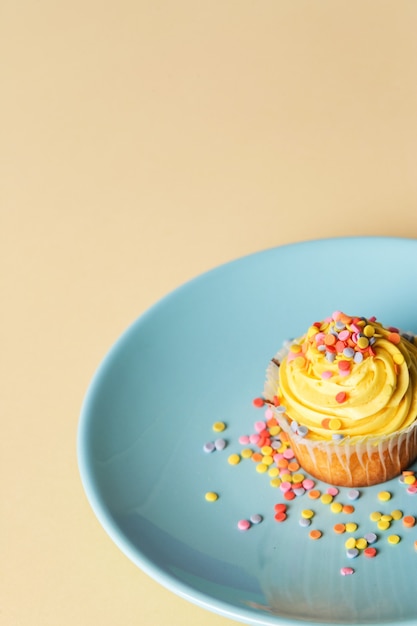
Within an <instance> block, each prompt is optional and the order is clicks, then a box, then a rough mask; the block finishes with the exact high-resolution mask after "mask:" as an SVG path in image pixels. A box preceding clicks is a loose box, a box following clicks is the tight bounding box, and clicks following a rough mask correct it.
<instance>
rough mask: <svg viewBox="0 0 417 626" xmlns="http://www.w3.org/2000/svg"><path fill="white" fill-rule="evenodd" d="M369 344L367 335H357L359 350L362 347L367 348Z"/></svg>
mask: <svg viewBox="0 0 417 626" xmlns="http://www.w3.org/2000/svg"><path fill="white" fill-rule="evenodd" d="M368 346H369V339H368V337H359V339H358V347H359V348H361V350H363V349H364V348H367V347H368Z"/></svg>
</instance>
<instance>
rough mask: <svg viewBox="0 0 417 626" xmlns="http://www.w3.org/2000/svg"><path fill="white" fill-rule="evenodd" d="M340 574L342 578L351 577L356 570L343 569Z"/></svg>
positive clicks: (350, 568)
mask: <svg viewBox="0 0 417 626" xmlns="http://www.w3.org/2000/svg"><path fill="white" fill-rule="evenodd" d="M340 573H341V575H342V576H350V575H351V574H354V573H355V570H354V569H353V568H352V567H342V568H341V569H340Z"/></svg>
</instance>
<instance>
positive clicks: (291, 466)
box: [288, 461, 300, 472]
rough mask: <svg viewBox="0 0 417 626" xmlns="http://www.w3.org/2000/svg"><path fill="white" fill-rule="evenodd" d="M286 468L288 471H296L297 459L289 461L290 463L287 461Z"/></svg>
mask: <svg viewBox="0 0 417 626" xmlns="http://www.w3.org/2000/svg"><path fill="white" fill-rule="evenodd" d="M288 469H289V470H290V472H298V470H299V469H300V465H299V463H297V461H290V463H288Z"/></svg>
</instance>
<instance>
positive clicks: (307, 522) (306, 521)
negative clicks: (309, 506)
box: [298, 517, 311, 528]
mask: <svg viewBox="0 0 417 626" xmlns="http://www.w3.org/2000/svg"><path fill="white" fill-rule="evenodd" d="M298 523H299V524H300V526H302V527H303V528H308V526H310V525H311V519H307V518H305V517H300V519H299V520H298Z"/></svg>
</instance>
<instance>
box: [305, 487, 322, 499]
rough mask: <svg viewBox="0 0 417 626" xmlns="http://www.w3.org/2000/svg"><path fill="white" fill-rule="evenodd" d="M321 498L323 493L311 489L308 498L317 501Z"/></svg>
mask: <svg viewBox="0 0 417 626" xmlns="http://www.w3.org/2000/svg"><path fill="white" fill-rule="evenodd" d="M320 496H321V492H320V491H319V490H318V489H310V491H309V492H308V497H309V498H311V499H312V500H317V498H320Z"/></svg>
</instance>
